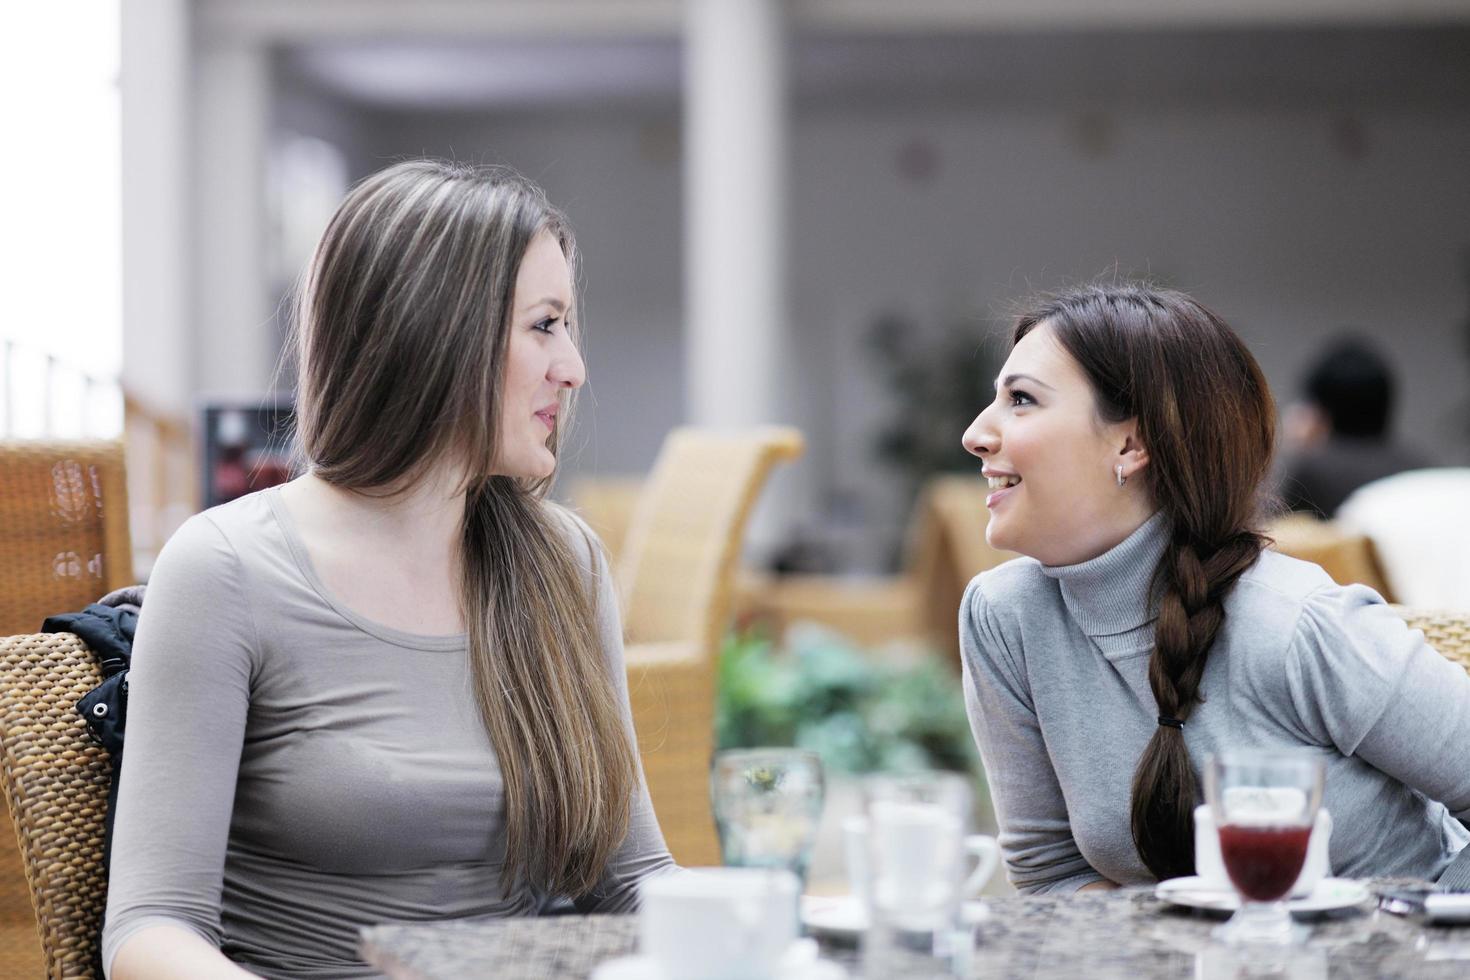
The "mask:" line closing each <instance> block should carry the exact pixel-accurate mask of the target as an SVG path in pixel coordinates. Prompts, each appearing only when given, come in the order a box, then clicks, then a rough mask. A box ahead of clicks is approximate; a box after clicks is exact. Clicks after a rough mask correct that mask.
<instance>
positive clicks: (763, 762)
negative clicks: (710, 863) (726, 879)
mask: <svg viewBox="0 0 1470 980" xmlns="http://www.w3.org/2000/svg"><path fill="white" fill-rule="evenodd" d="M824 793H825V782H824V779H823V775H822V760H821V759H820V757H818V756H817V754H816V753H815V752H808V751H805V750H803V749H787V748H769V749H765V748H759V749H729V750H726V751H724V752H717V753H715V758H714V764H713V766H712V767H711V769H710V802H711V805H712V807H713V809H714V815H715V826H716V828H717V829H718V831H719V835H720V853H721V857H722V858H723V860H724V863H725V864H726V865H730V866H734V867H743V868H785V869H786V870H788V871H791V872H794V873H795V874H796V876H797V878H799V879H800V880H801V882H802V885H803V887H804V886H805V884H806V875H807V867H808V865H809V864H810V863H811V857H812V845H813V843H814V842H815V841H816V838H817V828H818V826H819V825H820V824H821V821H822V801H823V796H824Z"/></svg>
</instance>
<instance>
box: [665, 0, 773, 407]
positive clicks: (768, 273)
mask: <svg viewBox="0 0 1470 980" xmlns="http://www.w3.org/2000/svg"><path fill="white" fill-rule="evenodd" d="M783 6H784V4H783V2H782V0H689V2H688V3H687V10H686V16H687V24H686V32H685V62H684V72H685V78H684V86H685V94H684V129H685V137H684V139H685V153H684V158H685V160H684V168H685V169H684V195H685V197H684V211H685V246H686V247H685V263H686V265H685V291H686V296H685V305H686V328H685V329H686V331H687V332H686V336H685V348H686V352H685V357H686V364H687V368H688V370H687V379H686V380H687V384H688V389H687V394H686V404H687V406H688V414H689V420H690V421H691V422H693V423H695V424H698V425H749V424H752V423H760V422H774V421H780V420H781V418H782V415H783V414H784V413H783V408H784V406H783V405H782V404H781V400H780V391H781V385H780V379H779V377H778V375H777V372H778V370H779V368H780V365H781V364H782V363H783V361H784V360H785V359H784V358H783V357H782V346H783V344H782V341H783V338H784V337H785V334H786V329H787V324H786V310H787V303H786V281H785V270H786V264H787V260H786V234H785V227H784V221H783V219H784V215H785V211H786V172H787V161H786V115H787V114H786V98H787V86H786V36H785V17H784V10H783Z"/></svg>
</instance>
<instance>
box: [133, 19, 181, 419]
mask: <svg viewBox="0 0 1470 980" xmlns="http://www.w3.org/2000/svg"><path fill="white" fill-rule="evenodd" d="M189 6H190V5H189V2H188V0H128V2H126V3H124V4H122V19H121V40H122V60H121V72H120V79H119V85H120V88H121V95H122V237H123V291H122V292H123V364H122V380H123V385H124V387H125V388H127V389H128V390H130V391H133V392H136V393H137V394H138V395H140V396H141V397H143V398H145V399H147V400H148V402H149V403H150V404H153V405H156V406H157V407H159V408H161V409H164V410H167V411H178V412H182V411H183V410H184V409H185V408H186V407H187V405H188V404H189V393H190V391H191V390H192V379H193V374H194V372H193V369H192V356H191V351H192V350H193V340H192V335H191V331H190V329H189V326H190V315H189V296H190V292H191V289H190V286H191V282H190V280H191V276H190V269H189V223H188V219H187V218H186V214H187V210H186V209H187V207H188V204H189V196H188V188H189V186H190V180H189V174H190V170H189V154H190V143H189V135H190V125H189V123H190V111H191V105H190V98H189V93H190V92H191V91H193V81H192V79H191V78H190V58H189V44H190V28H189Z"/></svg>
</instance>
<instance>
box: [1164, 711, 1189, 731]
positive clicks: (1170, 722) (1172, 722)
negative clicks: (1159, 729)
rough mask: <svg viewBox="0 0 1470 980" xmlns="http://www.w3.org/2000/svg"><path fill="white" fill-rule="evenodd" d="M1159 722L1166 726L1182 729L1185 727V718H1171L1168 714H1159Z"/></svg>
mask: <svg viewBox="0 0 1470 980" xmlns="http://www.w3.org/2000/svg"><path fill="white" fill-rule="evenodd" d="M1159 724H1160V725H1163V726H1164V727H1165V728H1178V729H1180V730H1181V731H1182V730H1183V728H1184V720H1183V719H1182V718H1170V717H1169V716H1168V715H1159Z"/></svg>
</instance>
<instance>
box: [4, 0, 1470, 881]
mask: <svg viewBox="0 0 1470 980" xmlns="http://www.w3.org/2000/svg"><path fill="white" fill-rule="evenodd" d="M0 17H3V18H4V21H5V22H6V29H5V30H4V31H3V34H4V41H3V45H4V49H5V50H4V56H3V57H0V73H3V81H4V86H3V87H4V91H5V93H6V94H5V96H4V98H5V102H6V106H7V112H6V118H7V126H6V134H5V137H4V138H5V143H6V152H5V153H4V154H3V159H0V167H3V168H4V174H5V181H4V185H5V186H6V187H7V188H9V190H10V193H9V194H8V195H7V206H6V211H7V218H6V221H5V227H6V229H7V231H8V233H7V234H5V235H3V236H0V250H3V255H0V275H3V276H4V279H5V285H6V288H5V294H6V297H7V303H6V307H7V308H6V313H5V315H4V317H3V318H0V325H3V340H4V348H3V355H4V361H3V365H0V392H3V399H0V400H3V418H0V422H3V436H4V438H7V439H16V438H76V437H86V438H115V437H118V436H123V437H125V439H126V446H127V462H128V468H129V472H128V479H129V497H130V502H131V513H130V524H131V529H132V540H133V546H134V565H135V570H136V572H137V575H138V576H139V577H140V578H141V577H143V576H146V573H147V570H148V567H149V565H150V563H151V561H152V559H153V557H154V555H155V554H156V552H157V549H158V548H159V547H160V546H161V544H162V542H163V541H164V540H166V538H167V536H168V534H169V533H170V531H171V530H172V529H173V528H175V527H176V526H177V525H178V524H179V523H180V522H181V521H182V520H183V519H184V518H185V517H187V516H188V515H189V514H191V513H193V512H195V511H196V510H197V509H199V508H200V507H201V506H203V505H205V504H207V503H210V502H214V501H216V500H220V499H224V498H226V497H228V496H230V495H232V494H233V493H237V492H240V491H242V490H243V489H245V488H247V487H248V486H250V485H252V481H254V482H255V483H260V482H270V481H272V480H274V479H278V478H281V477H284V476H285V474H286V473H287V471H288V467H289V460H288V456H289V448H290V447H289V441H288V438H287V437H286V436H285V435H283V433H284V431H285V430H284V429H283V428H281V427H280V425H279V423H280V422H281V420H282V419H283V418H284V417H285V415H286V414H287V413H288V411H289V391H290V387H291V379H290V367H289V365H286V366H285V367H284V368H281V367H280V363H281V359H280V355H281V346H282V341H283V336H284V328H285V317H286V310H287V309H288V306H287V298H288V296H289V293H290V290H291V288H292V285H293V283H294V282H295V280H296V277H297V276H298V274H299V273H300V271H301V269H302V266H303V263H304V262H305V260H306V258H307V256H308V254H309V250H310V248H311V246H312V244H313V242H314V240H315V238H316V236H317V235H318V234H319V233H320V231H321V229H322V227H323V226H324V223H325V220H326V217H327V216H328V215H329V214H330V212H331V210H332V209H333V208H334V207H335V205H336V203H337V201H338V200H339V199H340V198H341V196H342V194H343V193H344V192H345V190H346V189H347V188H348V187H349V186H350V185H351V184H352V182H354V181H356V180H357V179H359V178H361V177H363V176H365V175H367V174H368V173H371V172H373V171H375V170H377V169H379V168H381V167H383V166H386V165H387V164H389V163H391V162H393V161H395V160H397V159H401V158H403V157H408V156H419V155H433V156H444V157H452V158H455V159H458V160H464V161H470V162H477V163H497V164H505V165H508V166H511V167H513V168H515V169H516V170H519V171H520V172H522V173H524V174H526V175H527V176H529V177H531V178H532V179H534V180H535V181H537V182H539V183H540V184H542V185H543V186H544V187H545V188H546V190H547V192H548V194H549V195H550V198H551V200H552V201H553V202H555V203H556V204H558V205H559V206H561V207H562V208H564V209H565V211H566V212H567V213H568V215H569V216H570V219H571V222H572V224H573V226H574V228H575V229H576V232H577V235H578V239H579V244H580V248H581V253H582V256H583V266H582V279H583V285H584V288H585V294H584V308H583V311H582V322H583V325H584V328H585V335H584V336H585V348H586V357H587V361H588V365H589V383H588V385H587V388H586V390H585V392H584V393H583V395H582V397H581V399H580V403H579V408H578V421H577V423H576V427H575V428H574V430H573V431H572V433H571V435H570V438H569V439H568V440H567V444H566V451H565V453H564V456H563V464H562V475H561V477H560V480H559V483H558V486H557V490H556V493H557V495H558V496H559V497H561V498H562V499H564V500H570V501H573V502H575V501H576V496H577V495H576V488H577V487H579V486H580V487H588V486H592V487H595V486H599V485H605V486H613V487H615V486H619V485H628V484H626V483H625V482H624V481H628V480H633V481H636V480H637V479H638V478H640V477H641V476H642V475H645V474H646V473H647V472H648V470H649V468H650V466H651V465H652V464H653V462H654V460H655V457H656V455H657V454H658V452H659V449H660V446H661V444H662V443H663V440H664V438H665V436H666V435H667V434H668V432H669V431H670V430H671V429H672V428H674V427H676V426H681V425H697V426H710V427H731V426H749V425H758V424H767V423H780V424H785V425H792V426H795V427H797V428H799V429H800V430H801V432H802V433H803V435H804V436H805V445H806V448H805V453H804V455H803V456H802V457H801V458H800V459H799V460H796V461H795V462H793V463H791V464H788V465H786V466H784V467H783V468H782V469H781V470H780V471H779V472H777V473H776V475H775V476H774V478H773V479H772V482H771V483H770V485H769V486H768V487H767V488H766V489H765V491H764V493H763V496H762V498H761V504H760V507H759V509H758V511H757V513H756V514H755V517H754V519H753V521H752V522H751V524H750V526H749V528H748V529H747V533H746V539H745V559H744V565H745V567H746V568H747V570H748V573H749V575H750V576H751V577H752V579H751V580H753V581H761V580H762V579H761V576H763V575H766V576H768V575H770V574H771V572H770V570H771V569H773V568H779V569H782V570H786V571H795V572H800V573H803V574H805V575H808V576H814V575H821V576H828V577H831V578H832V580H833V581H839V582H847V583H854V587H856V588H864V587H868V588H874V589H879V588H881V583H883V582H890V583H891V582H893V581H897V580H901V579H903V577H904V576H905V575H912V574H913V573H914V572H913V569H912V568H911V567H909V566H910V565H911V563H912V562H913V560H914V557H913V533H914V532H913V528H914V525H915V522H916V516H915V515H916V512H917V510H918V508H919V506H920V504H919V501H920V500H921V499H923V497H922V495H923V491H924V488H925V487H926V486H928V485H929V482H930V481H931V480H932V479H933V477H934V475H935V474H937V473H942V472H958V473H967V474H969V475H970V476H972V477H973V476H974V475H975V473H976V472H977V464H976V462H975V461H974V460H973V459H972V458H970V457H968V456H966V455H965V454H964V452H963V450H962V449H961V448H960V444H959V437H960V433H961V432H962V430H963V429H964V427H965V426H966V424H967V423H968V422H969V421H970V419H971V417H973V415H974V414H975V413H976V412H977V411H978V410H979V408H980V407H981V405H982V402H981V401H980V399H982V398H984V397H985V390H986V388H987V387H988V386H989V384H990V379H991V378H993V377H994V372H995V369H996V366H997V365H998V363H999V361H1000V360H1001V359H1002V358H1003V356H1004V347H1005V343H1004V339H1003V334H1004V324H1005V321H1006V314H1007V310H1008V309H1009V304H1010V303H1012V302H1013V301H1015V300H1016V299H1018V298H1020V297H1024V296H1025V295H1027V294H1029V293H1031V292H1033V291H1035V290H1038V289H1046V288H1056V287H1058V286H1062V285H1066V284H1068V283H1076V282H1081V281H1087V280H1090V279H1093V278H1095V277H1098V276H1103V277H1115V276H1129V275H1144V276H1148V277H1151V278H1153V279H1154V280H1155V281H1158V282H1161V283H1163V284H1166V285H1171V286H1177V287H1180V288H1183V289H1185V290H1188V291H1190V292H1192V293H1194V294H1195V295H1197V296H1198V297H1200V298H1201V299H1202V300H1204V301H1205V302H1206V303H1207V304H1209V305H1210V306H1212V307H1214V308H1216V309H1217V310H1219V311H1221V312H1222V313H1223V314H1224V315H1225V317H1226V318H1227V319H1228V320H1229V321H1230V322H1231V323H1232V324H1233V325H1234V326H1235V327H1236V328H1237V329H1238V330H1239V332H1240V333H1241V334H1242V336H1243V337H1244V338H1245V340H1246V341H1247V343H1248V344H1249V345H1250V347H1251V349H1252V350H1253V351H1254V353H1255V355H1256V356H1257V358H1258V359H1259V360H1260V362H1261V364H1262V366H1263V367H1264V369H1265V371H1266V374H1267V375H1268V377H1269V379H1270V381H1271V383H1272V386H1273V388H1274V390H1275V392H1276V394H1277V397H1278V401H1279V402H1280V403H1281V404H1282V405H1283V406H1284V405H1286V404H1288V403H1289V402H1290V401H1291V400H1292V398H1293V397H1294V396H1295V395H1296V393H1297V391H1298V387H1299V381H1300V377H1301V374H1302V372H1303V371H1304V369H1305V368H1306V366H1307V364H1308V363H1309V361H1310V360H1311V359H1312V358H1313V356H1314V355H1315V354H1316V353H1317V352H1318V351H1319V350H1320V349H1321V348H1322V347H1323V345H1324V344H1326V343H1327V342H1328V341H1329V339H1331V338H1333V337H1335V336H1337V335H1339V334H1341V333H1342V332H1344V331H1354V332H1357V333H1358V334H1360V335H1366V336H1368V337H1370V338H1371V339H1373V340H1374V341H1375V342H1377V344H1378V345H1379V346H1380V347H1381V348H1382V349H1383V351H1384V352H1385V353H1386V355H1387V356H1388V358H1389V360H1390V362H1391V364H1392V367H1393V368H1394V370H1395V372H1396V373H1397V375H1398V378H1399V382H1400V388H1399V401H1398V405H1397V411H1396V418H1395V434H1396V436H1397V437H1398V438H1400V439H1402V440H1404V441H1405V442H1407V443H1408V444H1410V445H1412V446H1414V447H1415V448H1417V449H1419V450H1420V451H1422V452H1423V453H1425V454H1426V455H1427V456H1428V457H1429V458H1431V459H1433V460H1434V461H1435V462H1437V463H1439V464H1441V465H1451V466H1465V465H1470V179H1467V175H1470V3H1467V2H1462V0H1392V2H1384V0H1294V2H1293V3H1291V4H1260V3H1255V2H1249V0H1212V2H1205V0H1191V2H1179V0H1117V2H1112V3H1108V4H1096V3H1090V2H1085V0H995V2H989V3H969V2H961V0H902V2H898V0H892V2H884V0H846V2H844V0H690V2H679V0H534V2H533V0H502V2H482V0H431V2H413V0H127V2H125V3H119V2H117V0H89V2H57V3H50V4H44V5H41V4H29V5H12V6H10V7H9V8H8V9H7V11H6V12H5V13H4V14H3V15H0ZM767 581H768V580H767ZM907 584H908V585H909V586H911V587H912V586H913V585H914V584H915V583H913V582H908V583H907ZM873 594H878V593H876V592H875V593H873ZM870 611H871V610H870ZM818 618H820V617H818ZM852 622H856V620H853V621H852ZM951 622H952V619H951ZM780 626H781V628H780V629H774V628H772V625H771V623H770V621H762V620H761V618H760V617H759V616H753V615H751V616H737V618H736V621H735V622H734V624H733V625H732V631H731V634H730V638H729V639H728V640H727V642H726V647H725V651H724V657H725V660H724V662H723V664H722V666H721V669H720V674H719V677H720V684H721V690H720V693H719V697H720V698H721V701H720V706H719V725H720V730H719V739H720V744H722V745H735V744H742V743H745V744H749V743H761V742H768V741H779V740H785V741H788V742H792V741H794V742H796V743H798V744H802V745H806V746H809V747H813V748H816V749H818V750H819V751H821V753H822V755H823V758H824V761H825V762H826V763H827V765H828V767H829V770H831V772H832V774H833V775H834V777H840V776H841V774H843V773H850V772H857V771H865V770H869V769H874V768H902V767H904V766H914V765H932V764H944V765H951V766H958V767H961V768H965V767H968V768H970V769H971V770H972V771H974V772H975V773H976V774H977V785H980V786H981V787H983V777H981V776H980V775H979V773H978V762H977V761H976V760H975V759H974V758H973V749H972V748H971V747H970V742H969V736H968V731H967V729H966V728H965V723H964V715H963V709H962V706H961V705H960V704H959V702H958V684H957V683H955V682H954V661H953V651H952V649H949V648H948V647H947V646H946V645H945V643H944V642H938V641H935V640H934V638H933V637H932V636H924V637H904V636H894V635H881V634H882V630H879V631H878V634H877V635H876V638H875V634H871V633H865V632H864V631H863V630H858V629H853V630H844V628H843V626H844V620H843V618H842V616H841V615H837V616H831V615H829V616H828V617H827V621H826V622H825V623H820V624H819V623H813V622H807V621H804V620H803V619H802V617H801V616H799V615H793V616H790V617H787V618H786V619H785V620H783V621H782V622H781V623H780ZM949 642H951V643H952V639H951V640H950V641H949ZM840 782H841V780H840V778H836V779H835V780H834V784H835V785H840ZM982 800H983V793H982ZM980 819H981V822H982V823H984V822H985V820H986V819H988V816H987V815H986V814H984V813H982V814H981V818H980ZM824 860H827V861H828V863H827V864H826V865H823V861H824ZM817 864H818V867H819V868H821V867H830V866H831V862H830V860H829V859H824V858H823V857H822V856H821V855H819V857H818V862H817ZM814 873H815V872H814ZM839 873H840V872H839ZM996 887H999V888H1004V887H1005V886H1004V885H1003V884H999V883H998V884H997V885H996Z"/></svg>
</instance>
